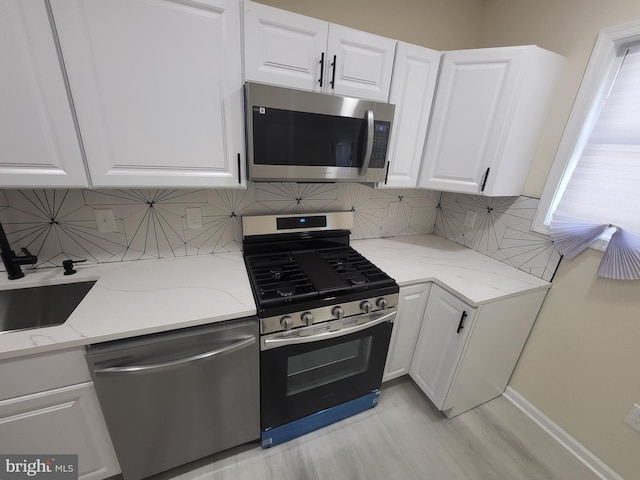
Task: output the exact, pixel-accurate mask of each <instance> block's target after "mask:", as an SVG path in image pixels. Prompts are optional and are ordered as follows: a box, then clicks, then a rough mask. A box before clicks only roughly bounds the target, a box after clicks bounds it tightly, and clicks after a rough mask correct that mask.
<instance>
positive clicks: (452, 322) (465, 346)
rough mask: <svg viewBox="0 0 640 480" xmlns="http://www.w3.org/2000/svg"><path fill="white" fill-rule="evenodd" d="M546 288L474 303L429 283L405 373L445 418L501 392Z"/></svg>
mask: <svg viewBox="0 0 640 480" xmlns="http://www.w3.org/2000/svg"><path fill="white" fill-rule="evenodd" d="M546 292H547V290H536V291H532V292H525V293H523V294H520V295H517V296H513V297H509V298H505V299H501V300H496V301H494V302H491V303H486V304H482V305H480V306H478V307H476V308H474V307H472V306H470V305H468V304H467V303H465V302H463V301H462V300H460V299H459V298H458V297H456V296H455V295H453V294H451V293H449V292H447V291H446V290H444V289H443V288H441V287H440V286H438V285H435V284H434V285H432V287H431V291H430V293H429V300H428V302H427V307H426V309H425V311H424V318H423V319H422V327H421V328H420V334H419V336H418V339H417V343H416V348H415V352H414V354H413V359H412V361H411V367H410V370H409V375H410V376H411V378H412V379H413V380H414V381H415V383H416V384H417V385H418V387H419V388H420V389H421V390H422V391H423V392H424V393H425V394H426V395H427V397H429V399H430V400H431V401H432V402H433V404H434V405H435V406H436V407H437V408H438V409H439V410H441V411H442V412H443V413H444V414H445V415H446V416H447V417H453V416H456V415H458V414H460V413H463V412H465V411H467V410H469V409H471V408H474V407H476V406H478V405H480V404H482V403H484V402H487V401H489V400H491V399H492V398H495V397H497V396H498V395H501V394H502V392H504V389H505V388H506V386H507V383H508V381H509V378H510V377H511V374H512V372H513V369H514V368H515V365H516V363H517V361H518V358H519V356H520V353H521V352H522V349H523V347H524V344H525V342H526V340H527V337H528V336H529V333H530V331H531V328H532V326H533V323H534V321H535V319H536V316H537V315H538V311H539V310H540V307H541V305H542V302H543V301H544V297H545V295H546Z"/></svg>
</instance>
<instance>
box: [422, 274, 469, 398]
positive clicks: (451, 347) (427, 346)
mask: <svg viewBox="0 0 640 480" xmlns="http://www.w3.org/2000/svg"><path fill="white" fill-rule="evenodd" d="M474 314H475V309H474V308H472V307H470V306H469V305H467V304H466V303H464V302H463V301H461V300H460V299H458V298H457V297H455V296H454V295H452V294H450V293H449V292H447V291H445V290H444V289H442V288H440V287H439V286H437V285H432V287H431V292H430V293H429V301H428V302H427V308H426V311H425V314H424V318H423V320H422V327H421V328H420V335H419V337H418V342H417V344H416V351H415V353H414V355H413V360H412V361H411V369H410V371H409V374H410V375H411V378H412V379H413V380H414V381H415V382H416V384H417V385H418V386H419V387H420V388H421V389H422V391H424V393H425V394H426V395H427V397H429V399H431V401H432V402H433V404H434V405H435V406H436V407H437V408H438V409H440V410H442V408H443V406H444V401H445V399H446V396H447V392H448V391H449V387H450V385H451V381H452V380H453V375H454V373H455V370H456V366H457V365H458V360H459V359H460V356H461V354H462V350H463V348H464V345H465V340H466V338H467V336H468V332H469V329H470V328H471V326H472V322H473V316H474Z"/></svg>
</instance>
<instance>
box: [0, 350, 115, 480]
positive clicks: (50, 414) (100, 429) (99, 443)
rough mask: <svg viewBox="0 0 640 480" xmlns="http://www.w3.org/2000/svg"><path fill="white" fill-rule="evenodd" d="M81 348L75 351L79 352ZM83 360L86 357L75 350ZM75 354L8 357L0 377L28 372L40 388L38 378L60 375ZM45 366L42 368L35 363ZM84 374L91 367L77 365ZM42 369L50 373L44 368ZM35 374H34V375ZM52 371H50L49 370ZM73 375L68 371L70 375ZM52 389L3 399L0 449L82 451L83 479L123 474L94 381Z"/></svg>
mask: <svg viewBox="0 0 640 480" xmlns="http://www.w3.org/2000/svg"><path fill="white" fill-rule="evenodd" d="M78 352H79V351H74V353H78ZM74 356H75V358H79V359H81V360H82V362H84V358H83V356H82V355H81V354H80V355H74ZM63 358H64V359H65V360H69V359H70V358H73V356H70V355H64V354H63V355H60V354H59V353H56V354H52V355H51V356H50V358H48V357H47V356H46V355H44V356H42V355H41V356H37V357H27V358H25V359H18V360H9V361H6V362H3V363H2V364H0V378H2V379H7V378H20V377H22V376H27V377H25V378H26V383H27V384H28V385H29V388H30V389H31V390H37V386H36V385H35V384H34V382H32V380H31V379H32V378H34V377H38V376H39V377H41V378H45V377H49V378H52V377H53V378H56V376H57V375H56V371H57V369H58V367H62V366H63V365H66V366H68V362H67V363H66V364H64V363H61V362H60V360H61V359H63ZM36 364H38V365H40V373H34V372H35V370H34V366H35V365H36ZM74 368H76V369H77V371H78V372H81V371H82V372H81V377H82V378H86V376H88V369H87V366H86V365H84V364H81V365H76V366H75V367H74ZM43 370H44V371H45V372H43ZM85 372H86V374H85ZM32 373H34V375H30V374H32ZM47 373H48V374H49V375H48V374H47ZM67 377H68V374H67ZM50 386H51V385H50V384H49V383H43V387H45V388H47V389H46V390H43V391H35V392H34V393H29V394H27V395H21V396H17V397H13V398H5V399H3V400H1V401H0V450H1V451H2V453H3V454H16V455H29V454H33V455H60V454H76V455H78V475H79V478H80V479H82V480H99V479H103V478H107V477H111V476H113V475H116V474H118V473H120V467H119V465H118V460H117V459H116V455H115V452H114V450H113V446H112V444H111V438H110V437H109V433H108V431H107V426H106V424H105V421H104V417H103V416H102V411H101V409H100V405H99V403H98V398H97V396H96V392H95V389H94V387H93V382H90V381H89V382H86V381H83V382H82V383H78V384H75V385H66V386H59V388H50Z"/></svg>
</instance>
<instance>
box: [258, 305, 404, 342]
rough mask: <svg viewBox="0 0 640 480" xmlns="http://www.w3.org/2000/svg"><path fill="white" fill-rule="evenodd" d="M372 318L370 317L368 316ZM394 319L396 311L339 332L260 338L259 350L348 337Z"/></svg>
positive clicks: (391, 321)
mask: <svg viewBox="0 0 640 480" xmlns="http://www.w3.org/2000/svg"><path fill="white" fill-rule="evenodd" d="M370 316H372V315H370ZM395 317H396V311H395V310H394V311H393V312H389V313H386V314H384V315H380V316H375V318H373V320H369V321H368V322H365V323H361V324H359V325H353V326H351V327H344V328H341V329H340V330H333V331H331V330H329V331H324V332H320V333H316V334H313V335H305V336H301V337H284V338H262V339H261V345H260V347H261V350H262V351H264V350H270V349H272V348H278V347H286V346H287V345H296V344H299V343H310V342H317V341H320V340H328V339H330V338H337V337H342V336H345V335H349V334H351V333H356V332H360V331H362V330H366V329H367V328H371V327H374V326H376V325H379V324H381V323H386V322H389V323H393V321H394V320H395Z"/></svg>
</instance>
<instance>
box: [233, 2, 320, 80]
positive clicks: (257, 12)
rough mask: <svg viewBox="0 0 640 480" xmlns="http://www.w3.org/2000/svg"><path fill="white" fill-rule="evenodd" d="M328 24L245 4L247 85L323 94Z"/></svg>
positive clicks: (251, 3) (282, 11)
mask: <svg viewBox="0 0 640 480" xmlns="http://www.w3.org/2000/svg"><path fill="white" fill-rule="evenodd" d="M328 30H329V24H328V23H327V22H324V21H322V20H317V19H315V18H311V17H306V16H304V15H298V14H297V13H292V12H287V11H286V10H280V9H278V8H273V7H269V6H267V5H261V4H259V3H254V2H249V1H248V2H245V9H244V74H245V79H246V80H247V81H252V82H261V83H269V84H273V85H279V86H284V87H292V88H299V89H302V90H311V91H322V90H323V89H324V87H325V86H326V77H325V78H322V83H321V82H320V80H321V77H320V76H321V74H324V71H323V69H322V65H323V63H321V61H324V62H326V59H325V57H324V55H325V52H326V49H327V33H328Z"/></svg>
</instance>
